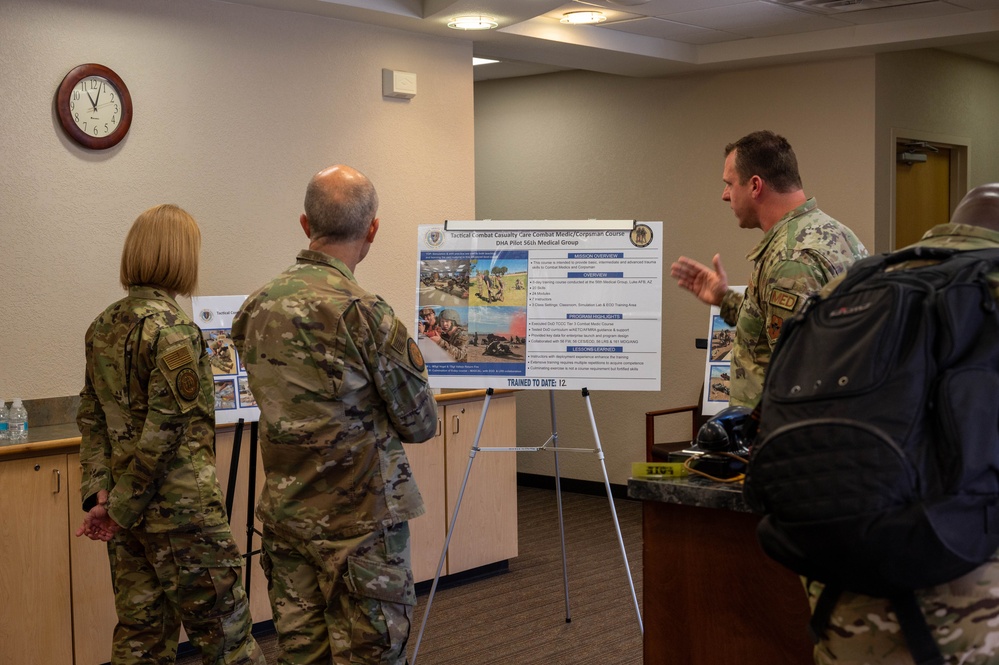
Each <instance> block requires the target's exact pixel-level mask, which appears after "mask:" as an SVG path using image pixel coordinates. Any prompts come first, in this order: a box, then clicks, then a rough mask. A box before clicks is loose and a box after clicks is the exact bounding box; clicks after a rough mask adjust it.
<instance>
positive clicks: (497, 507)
mask: <svg viewBox="0 0 999 665" xmlns="http://www.w3.org/2000/svg"><path fill="white" fill-rule="evenodd" d="M478 395H479V396H478V397H476V398H473V399H468V398H460V397H456V398H453V399H452V400H449V399H448V397H449V396H448V395H443V396H440V397H439V398H438V418H439V426H438V435H437V436H436V437H435V438H434V439H432V440H430V441H427V442H426V443H421V444H406V446H405V448H406V455H407V457H408V458H409V461H410V465H411V467H412V469H413V477H414V478H415V479H416V484H417V486H418V487H419V488H420V493H421V494H422V495H423V502H424V504H425V505H426V509H427V512H426V513H425V514H424V515H422V516H421V517H419V518H417V519H415V520H412V521H411V522H410V529H411V532H412V543H413V547H412V550H413V574H414V576H415V578H416V581H417V582H421V581H424V580H428V579H433V577H434V574H435V573H436V571H437V566H438V564H439V563H440V556H441V551H442V550H443V548H444V540H445V538H446V536H447V530H448V527H449V526H450V524H451V518H452V517H453V515H454V511H455V507H456V506H457V503H458V496H459V494H460V492H461V486H462V482H463V481H464V479H465V474H466V471H467V470H468V461H469V453H470V451H471V448H472V444H473V443H474V442H475V433H476V430H477V428H478V426H479V421H480V419H481V417H482V409H483V405H484V402H483V399H482V397H481V392H480V393H478ZM516 437H517V406H516V401H515V400H514V398H513V396H512V395H502V396H498V397H497V396H494V397H493V398H492V399H491V400H490V402H489V411H488V413H487V414H486V420H485V423H484V424H483V427H482V435H481V438H480V440H479V447H480V448H486V447H512V446H516V445H517V444H516ZM516 556H517V455H516V453H513V452H478V453H476V456H475V459H474V461H473V462H472V470H471V473H470V474H469V476H468V482H467V483H466V485H465V493H464V495H463V496H462V499H461V506H460V508H459V510H458V520H457V522H456V523H455V529H454V533H453V534H452V536H451V543H450V545H449V546H448V552H447V558H446V560H445V564H444V568H443V569H442V570H441V575H442V576H443V575H453V574H455V573H460V572H463V571H466V570H470V569H472V568H477V567H479V566H484V565H487V564H491V563H496V562H498V561H504V560H507V559H512V558H513V557H516Z"/></svg>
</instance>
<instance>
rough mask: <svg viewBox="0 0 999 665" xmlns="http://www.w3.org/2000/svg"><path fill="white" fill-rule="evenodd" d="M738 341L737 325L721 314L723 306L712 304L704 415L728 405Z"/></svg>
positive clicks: (735, 288) (742, 289)
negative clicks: (733, 356)
mask: <svg viewBox="0 0 999 665" xmlns="http://www.w3.org/2000/svg"><path fill="white" fill-rule="evenodd" d="M729 288H730V289H731V290H733V291H736V292H738V293H745V292H746V287H745V286H730V287H729ZM734 342H735V326H730V325H729V324H727V323H725V320H724V319H722V317H721V308H720V307H718V306H717V305H712V306H711V314H710V316H709V322H708V351H707V354H706V360H705V363H704V395H703V397H702V399H701V403H702V407H701V414H702V415H705V416H713V415H715V414H717V413H718V412H719V411H721V410H722V409H724V408H725V407H727V406H728V397H729V382H730V379H731V371H732V370H731V360H732V345H733V343H734Z"/></svg>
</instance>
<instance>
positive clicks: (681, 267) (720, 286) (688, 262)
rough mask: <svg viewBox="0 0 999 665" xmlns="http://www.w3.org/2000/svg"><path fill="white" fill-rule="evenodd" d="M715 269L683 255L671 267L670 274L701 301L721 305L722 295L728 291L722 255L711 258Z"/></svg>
mask: <svg viewBox="0 0 999 665" xmlns="http://www.w3.org/2000/svg"><path fill="white" fill-rule="evenodd" d="M711 262H712V263H713V264H714V270H712V269H711V268H709V267H707V266H706V265H704V264H703V263H698V262H697V261H695V260H693V259H688V258H687V257H686V256H681V257H680V258H679V259H677V260H676V262H675V263H674V264H673V265H672V266H671V267H670V275H671V276H672V277H673V279H675V280H676V281H677V284H679V285H680V286H681V287H683V288H685V289H687V290H688V291H690V292H691V293H693V294H694V295H695V296H697V298H698V299H699V300H700V301H701V302H705V303H707V304H709V305H721V301H722V297H724V295H725V292H726V291H728V276H727V275H726V274H725V269H724V268H722V264H721V256H720V255H718V254H715V255H714V257H713V258H712V259H711Z"/></svg>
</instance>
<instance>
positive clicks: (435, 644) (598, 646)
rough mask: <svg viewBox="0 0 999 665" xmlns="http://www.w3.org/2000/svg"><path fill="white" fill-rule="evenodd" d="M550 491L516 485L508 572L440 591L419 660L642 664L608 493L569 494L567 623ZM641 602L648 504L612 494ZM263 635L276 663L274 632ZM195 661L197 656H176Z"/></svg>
mask: <svg viewBox="0 0 999 665" xmlns="http://www.w3.org/2000/svg"><path fill="white" fill-rule="evenodd" d="M555 499H556V497H555V492H554V491H553V490H545V489H535V488H530V487H520V488H519V489H518V519H519V550H520V553H519V555H518V556H517V558H515V559H511V560H510V565H509V570H508V571H507V572H505V573H502V574H498V575H495V576H493V577H490V578H487V579H481V580H477V581H474V582H468V583H466V584H462V585H459V586H455V587H451V588H443V589H442V588H438V590H437V593H436V595H435V596H434V602H433V605H432V607H431V611H430V618H429V619H428V620H427V626H426V629H425V631H424V635H423V640H422V642H421V643H420V649H419V653H418V654H417V664H418V665H419V664H422V665H486V664H493V663H495V664H499V665H507V664H509V665H513V664H516V665H590V664H599V665H632V664H634V665H640V664H641V662H642V635H641V632H640V631H639V627H638V618H637V615H636V612H635V605H634V602H633V600H632V597H631V589H630V587H629V584H628V576H627V573H626V571H625V567H624V564H623V562H622V560H621V550H620V546H619V544H618V540H617V534H616V532H615V530H614V522H613V521H612V519H611V516H610V505H609V503H608V501H607V497H606V496H589V495H584V494H574V493H570V492H563V494H562V506H563V510H562V512H563V519H564V521H565V536H566V551H567V556H568V562H569V563H568V570H569V572H568V576H569V608H570V616H571V618H572V621H571V622H568V623H567V622H566V608H565V587H564V583H563V576H562V551H561V547H560V545H559V530H558V511H557V505H556V500H555ZM615 506H616V508H617V513H618V519H619V521H620V525H621V534H622V538H623V540H624V544H625V549H626V550H627V552H628V564H629V566H630V567H631V574H632V578H633V580H634V584H635V592H636V594H637V596H638V602H639V605H641V602H642V509H641V503H640V502H636V501H627V500H621V499H618V500H615ZM426 604H427V594H426V593H424V594H422V595H421V596H420V597H419V602H418V604H417V608H416V616H415V621H414V624H413V631H412V634H411V637H410V645H409V653H410V659H412V655H413V650H414V648H415V646H416V641H417V636H418V634H419V630H420V625H421V622H422V621H423V613H424V610H425V608H426ZM259 642H260V644H261V646H262V647H263V649H264V653H265V654H266V656H267V662H268V663H271V664H276V663H277V656H276V649H277V640H276V638H275V636H274V635H273V634H272V635H266V636H262V637H261V638H259ZM177 662H178V665H197V664H198V663H199V662H200V660H199V658H198V657H197V656H188V657H186V658H183V659H180V660H178V661H177Z"/></svg>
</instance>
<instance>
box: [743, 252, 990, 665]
mask: <svg viewBox="0 0 999 665" xmlns="http://www.w3.org/2000/svg"><path fill="white" fill-rule="evenodd" d="M927 260H928V261H930V262H932V263H931V264H929V265H926V264H925V263H923V264H922V265H919V264H913V265H918V267H911V268H908V269H905V270H886V268H888V267H890V266H892V265H895V264H898V263H900V262H903V261H919V262H924V261H927ZM997 269H999V249H988V250H976V251H957V250H953V249H935V248H925V247H924V248H909V249H906V250H902V251H900V252H897V253H895V254H888V255H881V256H875V257H870V258H867V259H863V260H861V261H859V262H857V263H856V264H854V265H853V266H852V267H851V268H850V270H849V271H848V274H847V277H846V278H845V279H844V281H843V282H842V284H840V285H839V286H838V287H837V288H836V289H835V291H833V293H832V294H831V295H830V296H829V297H828V298H826V299H824V300H819V299H817V298H814V297H813V298H812V299H810V300H809V302H808V303H806V306H805V307H804V308H803V310H802V312H800V313H799V314H798V315H796V316H795V317H793V318H791V319H790V320H789V321H786V322H785V324H784V329H783V330H782V332H781V336H780V339H779V341H778V343H777V346H776V348H775V349H774V355H773V358H772V362H771V364H770V367H769V369H768V371H767V376H766V381H765V384H764V390H763V397H762V401H761V403H760V408H759V412H758V417H759V419H760V422H759V432H758V435H757V438H756V443H755V445H754V446H753V451H752V456H751V459H750V463H749V466H748V469H747V476H746V481H745V489H744V492H745V497H746V499H747V501H748V502H749V504H750V506H751V507H752V508H753V509H754V510H756V511H757V512H760V513H763V514H764V517H763V519H762V520H761V522H760V524H759V527H758V529H757V536H758V538H759V541H760V544H761V545H762V547H763V549H764V550H765V551H766V553H767V554H768V555H769V556H770V557H772V558H773V559H775V560H776V561H778V562H779V563H781V564H783V565H784V566H786V567H788V568H790V569H791V570H793V571H794V572H796V573H798V574H799V575H803V576H806V577H808V578H811V579H815V580H819V581H821V582H823V583H825V584H826V590H825V591H824V592H823V594H822V595H821V596H820V598H819V600H818V603H817V605H816V609H815V612H814V613H813V617H812V621H811V623H810V631H811V632H812V637H813V639H815V640H816V641H817V640H818V637H819V636H820V635H821V634H822V632H823V631H824V630H825V628H826V625H827V623H828V620H829V617H830V615H831V613H832V610H833V609H834V607H835V604H836V599H837V597H838V596H839V594H840V593H841V592H842V591H843V590H847V591H852V592H856V593H861V594H866V595H870V596H878V597H885V598H889V599H890V600H891V603H892V608H893V609H894V610H895V613H896V615H897V616H898V619H899V623H900V624H901V626H902V631H903V633H904V634H905V637H906V640H907V643H908V645H909V648H910V651H911V652H912V654H913V657H914V658H915V659H916V662H918V663H942V662H943V659H942V657H941V655H940V650H939V648H938V647H937V645H936V643H935V642H934V640H933V638H932V635H931V633H930V630H929V627H928V626H927V624H926V621H925V618H924V617H923V615H922V612H921V611H920V609H919V606H918V604H917V603H916V599H915V596H914V595H913V593H912V592H913V591H914V590H916V589H921V588H925V587H929V586H933V585H936V584H942V583H944V582H947V581H950V580H952V579H955V578H957V577H960V576H961V575H964V574H966V573H968V572H970V571H972V570H974V569H975V568H977V567H978V566H979V565H981V564H982V563H984V562H985V561H986V560H988V559H989V557H990V556H991V555H992V554H993V553H994V552H995V551H996V549H997V548H999V313H997V304H996V301H995V298H994V295H993V294H992V293H991V292H990V290H989V286H988V282H987V280H986V279H985V275H986V274H987V273H989V272H991V271H994V270H997Z"/></svg>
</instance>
